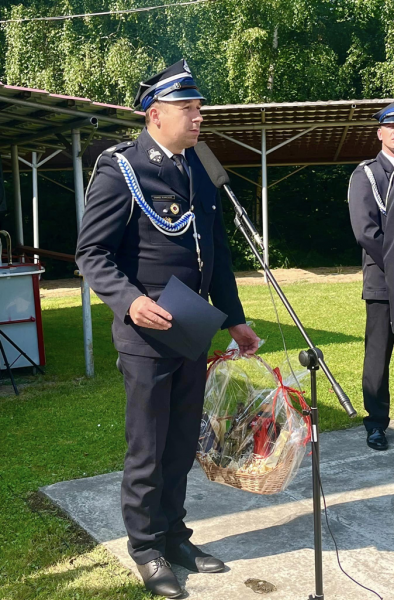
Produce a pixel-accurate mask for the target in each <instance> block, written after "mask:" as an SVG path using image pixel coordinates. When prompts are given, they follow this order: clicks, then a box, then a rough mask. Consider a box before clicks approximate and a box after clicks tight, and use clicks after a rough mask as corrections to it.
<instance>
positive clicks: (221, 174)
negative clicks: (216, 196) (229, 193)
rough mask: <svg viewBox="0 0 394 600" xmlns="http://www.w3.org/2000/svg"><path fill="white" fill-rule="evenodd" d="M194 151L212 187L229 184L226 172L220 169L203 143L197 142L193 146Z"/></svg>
mask: <svg viewBox="0 0 394 600" xmlns="http://www.w3.org/2000/svg"><path fill="white" fill-rule="evenodd" d="M194 150H195V151H196V154H197V156H198V158H199V159H200V161H201V163H202V166H203V167H204V169H205V170H206V172H207V173H208V175H209V178H210V180H211V181H212V183H213V185H214V186H216V187H217V188H221V187H222V186H223V185H225V184H228V183H230V178H229V176H228V175H227V171H226V170H225V169H224V168H223V167H222V165H221V164H220V162H219V161H218V159H217V158H216V156H215V155H214V153H213V152H212V150H210V149H209V148H208V146H207V145H206V143H205V142H198V144H196V145H195V146H194Z"/></svg>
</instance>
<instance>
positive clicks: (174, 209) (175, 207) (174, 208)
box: [170, 204, 179, 215]
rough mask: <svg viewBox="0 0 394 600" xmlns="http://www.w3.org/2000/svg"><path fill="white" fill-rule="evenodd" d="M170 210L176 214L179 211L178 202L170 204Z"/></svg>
mask: <svg viewBox="0 0 394 600" xmlns="http://www.w3.org/2000/svg"><path fill="white" fill-rule="evenodd" d="M170 211H171V212H172V214H173V215H177V214H178V213H179V206H178V204H171V206H170Z"/></svg>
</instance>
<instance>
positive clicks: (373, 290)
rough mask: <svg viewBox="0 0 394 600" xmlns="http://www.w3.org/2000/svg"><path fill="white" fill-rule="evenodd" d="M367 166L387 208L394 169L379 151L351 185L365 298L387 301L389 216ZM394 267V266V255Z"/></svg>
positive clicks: (355, 233) (354, 176)
mask: <svg viewBox="0 0 394 600" xmlns="http://www.w3.org/2000/svg"><path fill="white" fill-rule="evenodd" d="M364 165H368V166H369V168H370V169H371V171H372V173H373V175H374V178H375V181H376V184H377V188H378V190H379V194H380V196H381V198H382V200H383V202H384V203H385V204H386V205H387V200H388V198H389V196H390V192H391V191H392V186H393V179H394V178H393V172H394V166H393V165H392V164H391V162H390V161H389V160H388V159H387V158H386V157H385V156H384V154H383V153H382V152H379V154H378V155H377V157H376V158H375V159H373V160H368V161H364V162H362V163H361V164H360V165H358V167H357V168H356V169H355V171H354V172H353V174H352V177H351V179H350V183H349V209H350V219H351V224H352V228H353V232H354V235H355V237H356V240H357V242H358V243H359V244H360V246H361V247H362V249H363V251H362V252H363V259H362V260H363V294H362V297H363V299H364V300H386V301H387V300H388V299H389V291H388V287H387V283H386V278H385V261H384V258H383V242H384V240H385V229H386V217H385V215H383V213H382V212H381V211H380V210H379V207H378V205H377V203H376V200H375V197H374V195H373V191H372V186H371V183H370V181H369V179H368V177H367V175H366V173H365V171H364V168H363V167H364ZM393 233H394V231H393ZM392 265H393V266H394V256H393V259H392Z"/></svg>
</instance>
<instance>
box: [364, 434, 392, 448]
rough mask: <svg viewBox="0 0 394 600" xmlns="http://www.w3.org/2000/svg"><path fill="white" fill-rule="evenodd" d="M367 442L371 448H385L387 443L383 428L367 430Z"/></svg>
mask: <svg viewBox="0 0 394 600" xmlns="http://www.w3.org/2000/svg"><path fill="white" fill-rule="evenodd" d="M367 444H368V446H369V447H370V448H372V450H387V449H388V447H389V445H388V442H387V438H386V435H385V433H384V431H383V429H372V430H371V431H368V435H367Z"/></svg>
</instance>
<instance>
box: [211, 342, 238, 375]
mask: <svg viewBox="0 0 394 600" xmlns="http://www.w3.org/2000/svg"><path fill="white" fill-rule="evenodd" d="M236 352H237V350H236V349H235V348H234V349H233V350H226V352H223V350H215V351H214V353H213V355H212V356H208V359H207V364H208V365H209V367H208V370H207V379H208V377H209V374H210V372H211V369H212V367H214V366H215V365H216V363H218V362H219V361H221V360H230V359H232V358H233V357H234V354H235V353H236Z"/></svg>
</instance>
